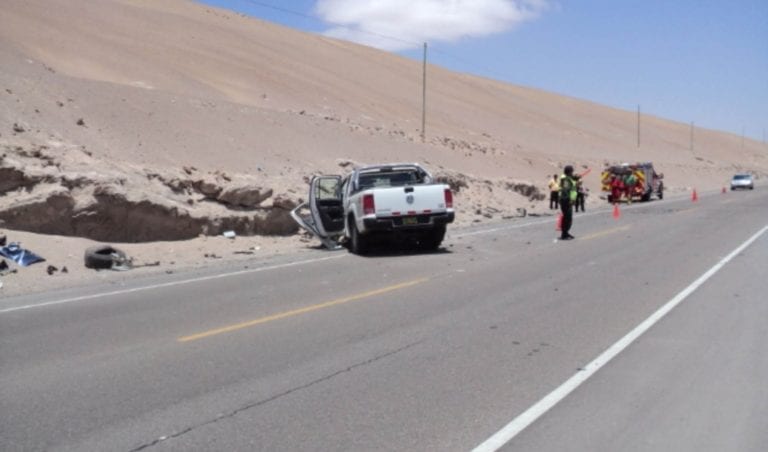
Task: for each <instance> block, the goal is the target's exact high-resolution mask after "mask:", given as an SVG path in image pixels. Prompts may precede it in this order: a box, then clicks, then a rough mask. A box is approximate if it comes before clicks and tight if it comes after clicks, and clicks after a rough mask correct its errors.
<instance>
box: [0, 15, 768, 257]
mask: <svg viewBox="0 0 768 452" xmlns="http://www.w3.org/2000/svg"><path fill="white" fill-rule="evenodd" d="M0 67H2V70H0V221H1V222H2V223H0V227H2V228H3V231H5V232H4V233H5V234H7V235H12V234H11V233H10V232H9V231H27V232H32V233H37V234H52V235H57V236H72V237H82V238H86V239H90V240H97V241H101V242H121V243H135V242H151V241H169V240H170V241H172V240H186V239H193V238H195V237H198V236H216V235H219V234H220V233H221V232H222V231H224V230H235V231H236V232H237V233H238V234H239V235H245V236H254V237H256V236H275V235H277V236H293V235H295V234H296V232H297V229H296V226H295V225H294V224H293V223H292V221H291V220H290V219H289V218H288V216H287V212H288V211H289V210H290V209H291V208H292V207H293V206H295V205H296V204H297V203H299V202H300V201H301V200H302V198H305V197H306V193H305V192H306V181H307V180H308V178H309V177H310V176H311V175H312V174H317V173H339V172H343V171H344V170H345V168H348V167H349V165H354V164H358V163H376V162H382V161H417V162H421V163H423V164H425V165H426V166H427V167H428V168H429V169H430V170H432V171H433V172H434V173H436V174H438V175H440V176H442V177H444V178H446V179H447V180H450V181H451V182H452V183H453V184H454V186H455V187H456V188H457V189H459V192H458V193H457V196H456V201H457V205H458V217H457V221H458V222H459V223H460V224H469V223H473V222H481V221H493V220H501V219H503V218H508V217H511V216H515V215H517V212H518V209H519V208H525V209H527V210H528V211H529V212H542V213H543V212H547V211H548V210H547V206H545V205H544V202H542V201H541V199H542V198H543V196H539V191H540V192H541V193H544V192H545V191H546V188H545V187H546V182H547V178H548V177H549V176H551V175H552V174H554V173H556V172H559V171H560V170H561V168H562V166H563V165H564V164H566V163H573V164H575V165H577V168H593V169H595V171H593V172H592V173H591V174H590V175H589V176H588V177H587V178H586V183H587V185H588V187H589V188H590V189H591V192H592V195H593V196H591V197H590V199H589V201H590V203H598V202H599V199H598V196H597V195H598V194H599V181H598V179H599V178H598V175H599V169H600V168H602V167H603V166H604V165H606V164H609V163H620V162H632V161H653V162H654V164H655V166H656V168H657V171H660V172H663V173H664V174H665V183H666V186H667V187H668V189H671V190H678V191H680V190H687V189H690V188H691V187H696V188H698V189H699V190H706V189H716V188H719V187H721V186H723V185H724V184H725V183H727V180H728V178H729V177H730V175H731V174H733V173H734V172H736V171H742V170H748V171H751V172H753V173H754V174H755V175H756V176H757V177H758V178H760V177H765V175H766V174H768V153H767V152H766V150H765V146H764V144H762V143H758V142H755V141H752V140H748V139H747V140H743V139H742V138H741V137H738V136H734V135H732V134H728V133H723V132H718V131H713V130H704V129H696V131H695V140H694V146H693V149H692V148H691V141H690V127H689V125H688V124H682V123H678V122H673V121H668V120H665V119H663V118H656V117H652V116H648V115H644V116H643V117H642V140H641V145H640V147H639V148H638V146H637V135H636V133H637V132H636V116H635V112H630V111H622V110H617V109H613V108H608V107H605V106H601V105H597V104H594V103H591V102H588V101H584V100H578V99H574V98H568V97H563V96H559V95H554V94H550V93H546V92H543V91H539V90H535V89H531V88H523V87H518V86H514V85H510V84H505V83H501V82H498V81H494V80H489V79H484V78H479V77H474V76H469V75H465V74H459V73H454V72H450V71H447V70H445V69H442V68H439V67H435V66H429V67H428V71H427V72H428V82H427V86H428V90H427V127H426V135H425V139H424V140H423V141H422V139H421V133H422V131H421V130H420V129H421V114H422V103H421V102H422V93H421V87H422V79H421V76H422V68H421V63H420V62H417V61H412V60H408V59H405V58H402V57H399V56H397V55H394V54H389V53H385V52H382V51H378V50H375V49H372V48H367V47H363V46H359V45H356V44H352V43H348V42H342V41H336V40H333V39H329V38H325V37H321V36H317V35H311V34H306V33H302V32H299V31H296V30H292V29H288V28H285V27H281V26H277V25H274V24H271V23H267V22H264V21H261V20H258V19H255V18H251V17H246V16H243V15H239V14H236V13H233V12H229V11H225V10H219V9H215V8H211V7H208V6H205V5H201V4H198V3H195V2H192V1H188V0H164V1H162V2H158V1H154V0H101V1H98V2H93V1H88V0H6V1H4V2H3V13H2V15H0ZM25 237H27V236H25ZM29 237H34V235H33V236H29ZM30 240H34V239H30ZM193 242H194V240H193ZM192 247H193V248H194V245H192ZM195 249H197V248H195Z"/></svg>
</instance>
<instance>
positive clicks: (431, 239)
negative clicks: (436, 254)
mask: <svg viewBox="0 0 768 452" xmlns="http://www.w3.org/2000/svg"><path fill="white" fill-rule="evenodd" d="M443 238H445V225H442V226H438V227H436V228H434V229H432V230H431V231H429V232H427V233H425V234H424V236H423V237H422V238H421V240H419V248H421V249H422V250H424V251H435V250H436V249H438V248H439V247H440V244H441V243H443Z"/></svg>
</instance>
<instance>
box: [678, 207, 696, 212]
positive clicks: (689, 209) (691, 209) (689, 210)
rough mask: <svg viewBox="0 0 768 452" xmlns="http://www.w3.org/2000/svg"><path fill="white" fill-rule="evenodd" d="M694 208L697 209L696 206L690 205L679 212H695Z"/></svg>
mask: <svg viewBox="0 0 768 452" xmlns="http://www.w3.org/2000/svg"><path fill="white" fill-rule="evenodd" d="M694 210H696V208H695V207H689V208H687V209H684V210H679V211H678V212H677V213H688V212H693V211H694Z"/></svg>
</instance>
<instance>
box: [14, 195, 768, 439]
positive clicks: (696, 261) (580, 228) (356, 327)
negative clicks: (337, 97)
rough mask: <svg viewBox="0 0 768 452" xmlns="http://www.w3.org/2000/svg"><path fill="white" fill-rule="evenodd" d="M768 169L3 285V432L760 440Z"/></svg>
mask: <svg viewBox="0 0 768 452" xmlns="http://www.w3.org/2000/svg"><path fill="white" fill-rule="evenodd" d="M766 206H768V190H765V189H763V188H759V189H756V190H755V191H754V192H743V193H727V194H719V193H717V194H707V195H700V197H699V200H698V202H695V203H694V202H691V200H690V199H688V198H687V197H685V198H678V199H672V200H665V201H654V202H651V203H647V204H635V205H632V206H623V207H622V211H621V217H620V218H619V219H614V218H613V217H612V215H611V209H610V208H605V209H601V210H599V211H594V212H587V213H586V214H577V215H576V217H575V225H574V228H573V230H572V232H573V233H574V234H575V235H576V236H577V240H573V241H570V242H558V241H555V240H554V238H555V237H556V234H555V232H554V219H553V218H528V219H521V220H516V221H510V222H505V223H501V224H498V225H494V226H483V227H478V228H471V229H463V230H460V229H452V230H450V231H449V235H448V237H447V239H446V242H445V248H444V250H443V251H442V252H438V253H432V254H411V253H402V252H394V253H386V252H381V253H378V254H374V255H372V256H369V257H359V256H353V255H350V254H348V253H346V252H343V251H341V252H325V251H317V253H314V255H310V256H309V257H308V256H307V253H302V255H301V256H284V257H281V258H278V259H274V260H269V261H266V260H265V261H254V262H252V263H250V264H249V267H250V268H247V269H244V268H242V267H240V268H230V269H227V268H221V269H217V270H207V271H203V272H198V273H189V274H185V275H165V276H163V277H160V276H158V277H154V278H146V279H141V280H136V281H133V282H131V283H129V284H127V285H125V286H121V287H106V288H105V287H89V288H82V289H77V290H69V291H62V292H59V293H53V294H45V295H36V296H34V297H17V298H6V299H2V300H0V382H2V384H1V385H0V413H2V416H1V417H0V444H2V450H9V451H13V450H24V451H27V450H72V451H90V450H116V451H138V450H147V451H155V450H157V451H165V450H169V451H171V450H172V451H192V450H270V451H273V450H292V451H293V450H312V451H316V450H417V451H428V450H430V451H431V450H434V451H449V450H457V451H467V450H472V449H475V448H477V450H481V451H482V450H505V451H518V450H521V451H523V450H526V451H527V450H532V451H533V450H535V451H547V450H552V451H556V450H557V451H561V450H590V451H593V450H606V451H607V450H654V451H655V450H675V451H680V450H683V451H685V450H696V451H700V450H755V451H757V450H763V447H762V446H764V445H765V444H768V429H766V428H765V421H764V420H765V419H766V418H768V389H766V388H767V387H766V385H765V381H766V380H767V379H768V359H767V358H766V354H765V352H764V350H765V345H764V344H766V343H767V342H768V328H766V326H765V319H767V318H768V315H767V314H768V308H766V302H765V295H764V294H763V293H762V292H763V291H764V287H765V283H764V281H765V280H766V277H768V272H767V270H766V269H768V231H767V229H768V209H766Z"/></svg>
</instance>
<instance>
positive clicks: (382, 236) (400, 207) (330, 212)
mask: <svg viewBox="0 0 768 452" xmlns="http://www.w3.org/2000/svg"><path fill="white" fill-rule="evenodd" d="M307 210H308V211H309V212H308V213H307V212H306V211H307ZM302 211H303V212H302ZM291 216H292V217H293V219H294V220H296V222H297V223H298V224H299V226H301V227H302V228H304V229H306V230H307V231H309V232H310V233H311V234H313V235H315V236H316V237H317V238H319V239H320V240H321V241H322V243H323V245H325V246H326V247H327V248H329V249H338V248H340V247H341V246H342V245H346V246H347V247H348V248H349V250H350V251H351V252H353V253H355V254H365V253H366V252H367V251H368V250H369V249H370V248H371V246H372V245H373V244H374V243H376V242H385V241H389V242H392V241H397V242H401V243H409V244H410V243H412V244H414V245H415V246H416V247H417V248H418V249H420V250H436V249H437V248H438V247H439V246H440V243H442V241H443V238H444V237H445V229H446V225H447V224H448V223H451V222H453V219H454V209H453V193H452V192H451V189H450V187H448V185H445V184H440V183H435V182H434V180H433V178H432V176H431V175H430V174H429V173H428V172H427V171H426V170H425V169H424V168H422V167H421V166H419V165H418V164H415V163H397V164H388V165H376V166H366V167H362V168H356V169H354V170H353V171H352V172H351V173H350V174H347V175H346V176H343V177H342V176H315V177H313V178H312V180H311V181H310V189H309V200H308V201H307V202H305V203H303V204H301V205H299V206H298V207H296V208H295V209H294V210H293V211H292V212H291Z"/></svg>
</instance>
